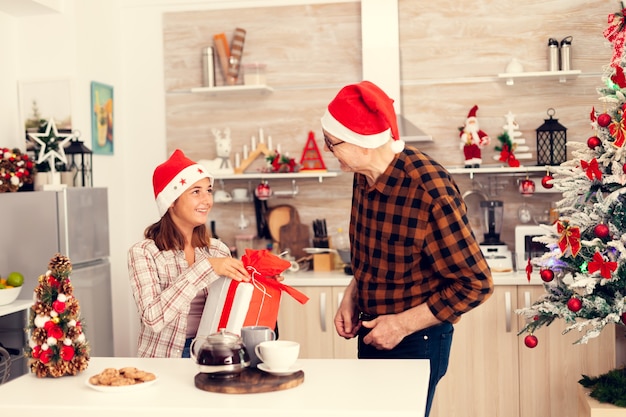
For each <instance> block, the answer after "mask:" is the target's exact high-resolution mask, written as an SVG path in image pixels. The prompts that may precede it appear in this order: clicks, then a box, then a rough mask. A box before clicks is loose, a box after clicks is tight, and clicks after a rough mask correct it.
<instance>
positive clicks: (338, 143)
mask: <svg viewBox="0 0 626 417" xmlns="http://www.w3.org/2000/svg"><path fill="white" fill-rule="evenodd" d="M324 143H325V144H326V147H327V148H328V150H329V151H330V152H331V153H335V151H334V147H335V146H339V145H341V144H342V143H346V142H345V141H343V140H342V141H340V142H335V143H332V142H331V141H330V138H329V137H328V136H326V135H324Z"/></svg>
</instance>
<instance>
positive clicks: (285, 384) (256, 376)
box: [194, 368, 304, 394]
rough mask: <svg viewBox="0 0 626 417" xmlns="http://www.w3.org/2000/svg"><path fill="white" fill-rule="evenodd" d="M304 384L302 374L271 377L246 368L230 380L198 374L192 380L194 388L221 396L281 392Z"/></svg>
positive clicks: (295, 373)
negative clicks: (220, 394)
mask: <svg viewBox="0 0 626 417" xmlns="http://www.w3.org/2000/svg"><path fill="white" fill-rule="evenodd" d="M303 382H304V372H303V371H298V372H294V373H293V374H290V375H271V374H268V373H266V372H263V371H259V370H258V369H253V368H246V369H244V370H243V371H242V372H241V373H240V374H239V375H238V376H234V377H232V378H215V377H211V376H209V374H203V373H199V374H197V375H196V376H195V378H194V383H195V385H196V388H199V389H201V390H204V391H210V392H219V393H222V394H255V393H260V392H271V391H282V390H286V389H289V388H294V387H297V386H298V385H300V384H302V383H303Z"/></svg>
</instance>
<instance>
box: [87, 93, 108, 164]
mask: <svg viewBox="0 0 626 417" xmlns="http://www.w3.org/2000/svg"><path fill="white" fill-rule="evenodd" d="M91 150H92V152H93V153H94V154H101V155H113V87H112V86H110V85H106V84H102V83H99V82H96V81H92V82H91Z"/></svg>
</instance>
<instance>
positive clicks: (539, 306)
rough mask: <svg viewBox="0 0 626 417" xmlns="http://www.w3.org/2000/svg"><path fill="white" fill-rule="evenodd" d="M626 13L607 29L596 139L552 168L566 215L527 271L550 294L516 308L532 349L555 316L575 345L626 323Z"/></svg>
mask: <svg viewBox="0 0 626 417" xmlns="http://www.w3.org/2000/svg"><path fill="white" fill-rule="evenodd" d="M625 11H626V9H624V6H623V4H622V10H621V11H620V12H618V13H615V14H611V15H609V19H608V21H609V27H608V28H607V29H606V30H605V31H604V36H605V37H606V39H608V40H609V41H610V42H611V43H612V44H613V57H612V60H611V63H610V64H609V65H607V66H606V68H605V69H604V73H603V76H602V81H603V86H602V87H601V88H599V89H598V93H599V95H600V102H601V104H600V105H598V109H596V108H595V107H594V108H592V109H591V112H590V115H589V118H590V121H591V125H592V129H593V134H592V135H591V136H590V137H589V138H588V139H587V141H586V143H582V142H578V143H568V146H572V147H573V148H574V151H573V152H572V159H570V160H568V161H566V162H564V163H563V164H561V165H560V166H558V167H551V168H550V171H551V172H552V176H553V179H551V180H550V181H549V182H550V183H551V184H552V185H553V186H554V188H555V189H557V190H559V191H561V192H562V193H563V198H562V199H561V200H560V201H559V202H558V203H557V209H558V210H559V215H560V217H559V219H558V220H557V221H556V223H555V224H554V225H552V226H546V234H545V235H544V236H541V237H538V238H535V240H536V241H538V242H542V243H544V244H546V246H547V247H548V248H549V249H550V250H549V252H547V253H546V254H545V255H543V256H542V257H541V258H538V259H534V260H532V261H529V267H527V270H529V269H530V270H532V268H533V267H534V268H537V267H538V268H539V274H540V277H541V279H542V280H543V281H544V287H545V290H546V293H545V294H544V295H543V296H542V297H541V298H540V299H538V300H537V301H536V302H535V303H534V304H532V305H531V306H530V307H528V308H524V309H521V310H518V314H522V315H524V316H525V317H526V319H527V324H526V326H525V327H524V329H523V330H522V331H521V332H520V334H523V333H528V335H527V336H526V337H525V343H526V346H528V347H531V348H532V347H535V346H536V345H537V343H539V340H540V338H538V337H537V336H536V335H534V334H533V333H534V332H535V331H536V330H537V329H539V328H540V327H542V326H544V325H549V324H551V323H552V322H553V321H554V320H555V319H557V318H558V319H563V320H564V321H565V323H566V328H565V331H564V333H567V332H569V331H572V330H577V331H579V332H581V337H580V338H579V339H578V340H577V341H576V343H587V342H588V340H589V339H590V338H594V337H597V336H598V335H599V334H600V332H601V331H602V330H603V329H604V328H605V326H607V325H610V324H617V325H622V326H623V325H624V323H625V322H626V306H625V300H626V147H625V146H624V143H625V141H626V117H624V116H625V115H624V113H625V112H626V78H625V77H624V71H623V69H624V65H625V64H626V59H625V57H624V40H625V39H626V28H625V27H624V26H625V23H624V12H625ZM531 264H532V265H531Z"/></svg>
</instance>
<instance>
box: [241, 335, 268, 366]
mask: <svg viewBox="0 0 626 417" xmlns="http://www.w3.org/2000/svg"><path fill="white" fill-rule="evenodd" d="M241 338H242V339H243V344H244V346H245V347H246V350H247V351H248V354H249V355H250V367H251V368H256V366H257V365H258V364H259V362H260V360H259V358H258V357H257V355H256V352H255V351H254V349H255V348H256V346H257V345H258V344H259V343H261V342H266V341H268V340H276V333H274V331H273V330H272V329H270V328H269V327H267V326H244V327H242V328H241Z"/></svg>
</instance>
